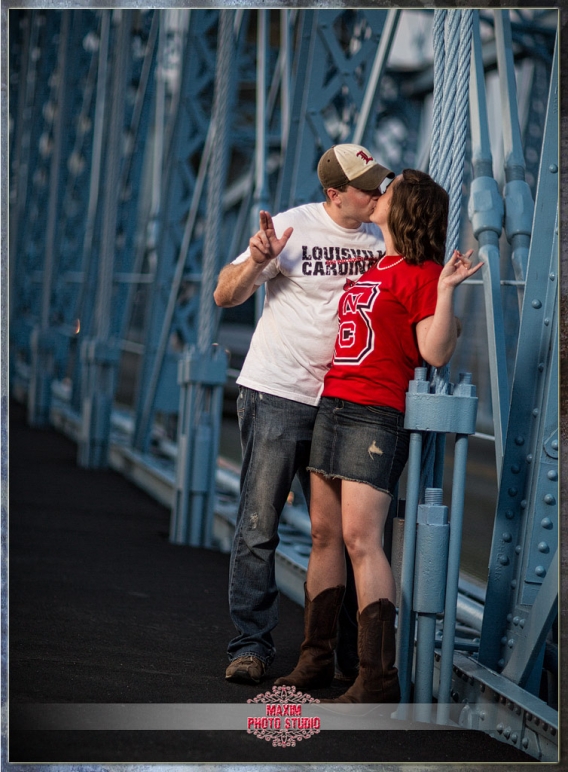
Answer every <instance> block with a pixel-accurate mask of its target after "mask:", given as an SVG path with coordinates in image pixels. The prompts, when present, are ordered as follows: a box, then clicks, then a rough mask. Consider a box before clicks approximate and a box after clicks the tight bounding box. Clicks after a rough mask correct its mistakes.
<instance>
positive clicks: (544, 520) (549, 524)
mask: <svg viewBox="0 0 568 772" xmlns="http://www.w3.org/2000/svg"><path fill="white" fill-rule="evenodd" d="M540 525H541V527H542V528H546V530H547V531H549V530H550V529H551V528H552V520H551V519H550V518H549V517H543V518H542V520H541V521H540Z"/></svg>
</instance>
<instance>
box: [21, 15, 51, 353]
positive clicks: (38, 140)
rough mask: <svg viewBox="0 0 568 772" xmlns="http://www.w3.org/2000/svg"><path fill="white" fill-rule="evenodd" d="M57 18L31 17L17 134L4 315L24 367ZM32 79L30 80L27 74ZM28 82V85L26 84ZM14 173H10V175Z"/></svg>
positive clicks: (33, 315) (43, 215) (37, 303)
mask: <svg viewBox="0 0 568 772" xmlns="http://www.w3.org/2000/svg"><path fill="white" fill-rule="evenodd" d="M60 21H61V14H60V13H59V12H56V11H37V12H33V21H32V25H33V27H34V29H33V32H34V33H35V34H34V42H35V46H34V50H33V52H31V51H30V55H31V58H32V59H33V60H34V61H33V66H32V72H29V71H28V79H29V80H28V83H27V84H26V87H27V88H29V87H30V86H32V85H33V91H32V93H31V94H30V101H29V103H28V108H27V110H26V115H25V122H26V126H22V127H21V129H20V130H21V131H24V132H29V139H28V141H27V143H26V144H27V154H26V162H27V179H25V180H23V181H22V185H21V186H19V188H18V191H17V193H18V195H19V196H21V197H23V198H24V201H25V205H24V206H23V207H22V208H20V207H19V206H18V201H15V202H14V201H13V202H12V206H15V207H16V213H17V214H18V221H17V222H16V223H12V224H11V227H12V228H15V236H14V241H13V243H12V244H11V247H12V251H13V253H14V254H13V255H12V260H13V268H14V270H13V271H12V274H13V275H12V279H13V285H12V290H13V292H12V304H11V307H10V315H11V319H12V324H11V327H10V336H11V355H12V356H13V357H15V358H17V359H21V360H23V361H25V362H28V361H29V358H30V347H29V335H30V333H31V330H32V328H33V326H34V324H37V323H38V321H39V319H40V315H41V303H42V279H43V274H42V272H43V257H44V253H43V240H44V234H45V230H46V221H47V201H48V196H49V172H50V156H51V143H52V137H51V132H52V127H53V119H54V111H53V109H52V101H51V100H52V98H53V96H54V95H55V92H56V87H57V84H55V85H53V87H51V86H50V75H51V74H52V73H53V71H54V69H55V67H56V62H57V53H58V32H59V27H60ZM32 73H33V74H32ZM30 80H31V82H30ZM17 171H19V170H13V173H16V172H17Z"/></svg>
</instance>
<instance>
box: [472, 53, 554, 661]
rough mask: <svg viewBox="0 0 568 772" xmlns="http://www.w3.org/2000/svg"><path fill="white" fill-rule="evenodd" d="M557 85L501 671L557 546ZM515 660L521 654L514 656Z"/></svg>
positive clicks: (499, 633)
mask: <svg viewBox="0 0 568 772" xmlns="http://www.w3.org/2000/svg"><path fill="white" fill-rule="evenodd" d="M557 124H558V85H557V67H556V63H555V64H554V65H553V68H552V80H551V87H550V97H549V103H548V112H547V121H546V128H545V135H544V140H543V147H542V156H541V165H540V175H539V185H538V189H537V197H536V203H535V215H534V220H533V232H534V233H535V234H538V238H535V239H532V241H531V246H530V252H529V262H528V268H527V278H526V287H525V296H524V303H523V308H522V314H521V324H520V329H519V338H518V346H517V357H516V363H515V372H514V377H513V384H512V389H511V400H510V414H509V422H508V429H507V435H506V443H505V451H504V458H503V467H502V476H501V484H500V490H499V496H498V502H497V511H496V516H495V528H494V535H493V543H492V549H491V557H490V565H489V575H488V583H487V595H486V602H485V613H484V619H483V627H482V633H481V640H480V647H479V661H480V663H482V664H483V665H485V666H487V667H491V668H493V669H496V670H502V669H503V667H505V665H506V664H507V661H508V659H509V658H510V656H511V653H512V650H513V649H514V647H515V646H516V645H517V646H522V645H523V640H524V639H522V638H519V628H518V625H519V619H520V618H522V619H524V620H526V619H527V617H528V616H530V614H531V608H532V606H533V604H534V602H535V601H536V598H537V595H538V590H539V587H540V585H542V583H543V580H544V578H545V577H546V575H547V572H548V570H549V568H550V566H551V563H552V561H553V559H554V555H555V553H556V547H557V544H558V459H557V453H558V437H557V434H556V431H557V422H558V405H557V383H556V373H557V367H558V364H557V356H558V350H557V342H556V335H557V328H558V322H557V314H556V312H555V308H556V302H557V285H558V125H557ZM516 656H519V655H516Z"/></svg>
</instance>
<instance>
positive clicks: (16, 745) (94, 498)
mask: <svg viewBox="0 0 568 772" xmlns="http://www.w3.org/2000/svg"><path fill="white" fill-rule="evenodd" d="M76 456H77V448H76V446H75V444H74V443H73V442H72V441H71V440H69V439H68V438H67V437H65V436H63V435H62V434H60V433H58V432H56V431H54V430H53V429H43V430H38V429H32V428H30V427H29V426H28V425H27V423H26V420H25V408H24V407H23V406H22V405H20V404H17V403H12V404H11V405H10V424H9V484H10V490H9V529H8V557H9V560H8V576H7V578H8V580H9V627H8V637H9V659H8V676H9V691H8V694H9V716H10V726H9V734H8V741H9V761H10V762H11V763H12V764H23V763H42V764H59V763H75V764H101V763H104V764H107V765H108V764H109V763H133V764H137V765H140V764H145V763H162V764H164V763H188V762H192V763H198V762H199V763H201V764H208V765H211V764H216V763H219V764H221V763H222V764H244V763H246V764H249V763H264V764H267V763H268V764H271V765H272V768H274V765H276V764H278V765H280V764H296V763H297V764H299V763H305V762H312V763H319V764H324V765H325V766H326V768H329V766H330V764H370V765H375V764H376V763H380V764H389V765H393V764H405V763H409V762H415V763H451V764H452V765H454V766H458V767H459V766H461V765H462V764H464V765H465V764H475V763H482V762H483V763H484V764H490V765H491V764H492V763H494V764H495V765H497V764H502V763H503V762H505V763H508V764H509V765H517V764H519V763H527V762H529V763H530V762H532V761H534V760H533V759H532V758H531V757H529V756H527V755H526V754H524V753H522V752H521V751H519V750H517V749H515V748H512V747H509V746H507V745H505V744H504V743H501V742H499V741H497V740H494V739H493V738H491V737H489V736H488V735H487V734H484V733H482V732H477V731H468V730H462V729H451V730H435V731H434V730H433V729H431V728H429V727H428V725H426V724H425V725H423V728H416V727H417V725H413V727H414V728H412V729H408V730H402V731H401V730H397V731H392V730H378V731H374V730H372V731H354V730H345V731H343V730H333V731H327V732H326V731H321V732H320V733H319V734H313V735H312V736H310V737H307V738H305V739H304V740H303V741H301V742H298V743H297V744H296V745H295V746H293V747H273V745H272V744H271V743H270V742H266V741H265V740H263V739H261V738H260V737H259V736H256V735H254V734H248V733H247V731H246V727H245V726H243V729H242V730H233V729H231V730H227V729H225V730H221V729H222V728H221V727H219V726H217V725H215V726H213V727H212V728H211V729H207V728H201V729H199V730H187V731H185V730H177V729H176V730H164V729H163V728H160V729H159V730H153V729H152V728H149V729H145V730H143V731H141V730H108V729H107V730H100V729H75V730H66V729H52V730H44V729H40V728H34V726H33V725H29V724H26V723H25V722H23V723H22V720H21V713H22V709H23V708H24V707H25V706H29V705H36V706H37V705H46V704H56V705H58V706H60V705H62V704H67V705H69V704H71V705H76V706H77V705H80V704H85V703H87V704H90V705H99V706H102V708H101V709H104V706H105V705H109V704H111V705H116V704H120V705H126V706H128V705H131V704H132V705H141V704H142V705H155V706H164V705H171V704H174V705H188V704H196V705H197V704H203V703H215V704H219V705H229V704H239V705H242V704H245V703H246V702H247V700H248V699H253V698H255V697H257V696H258V695H259V694H261V693H264V692H266V691H269V690H270V689H271V687H272V685H273V682H274V679H275V678H277V677H278V676H279V675H282V674H284V673H287V672H289V671H290V670H291V669H292V667H293V666H294V664H295V662H296V659H297V654H298V649H299V644H300V642H301V640H302V631H303V612H302V609H301V608H300V607H299V606H298V605H296V604H295V603H293V602H292V601H291V600H289V599H288V598H286V597H285V596H282V597H281V598H280V622H279V625H278V627H277V628H276V630H275V642H276V647H277V656H276V659H275V661H274V663H273V665H272V667H271V669H270V671H269V673H268V675H267V678H266V680H265V681H263V682H262V683H261V684H259V685H258V686H254V685H251V686H247V685H238V684H232V683H229V682H227V681H225V678H224V672H225V668H226V664H227V658H226V653H225V650H226V645H227V642H228V640H229V639H230V638H231V637H232V635H233V633H234V630H233V627H232V623H231V621H230V619H229V613H228V603H227V576H228V566H229V557H228V555H226V554H222V553H220V552H216V551H211V550H206V549H198V548H192V547H188V546H178V545H173V544H171V543H170V542H169V539H168V529H169V511H168V510H167V509H166V508H164V507H163V506H161V505H160V504H158V503H156V501H154V500H153V499H152V498H150V497H149V496H148V495H146V494H145V493H144V492H143V491H141V490H140V489H139V488H137V487H136V486H135V485H134V484H132V483H130V482H129V481H127V480H126V479H125V478H124V477H122V476H121V475H119V474H118V473H116V472H114V471H112V470H100V471H90V470H85V469H82V468H80V467H78V466H77V464H76ZM340 692H341V688H340V687H339V686H338V685H334V686H332V687H330V688H328V689H320V690H314V691H313V697H316V698H323V697H330V696H334V695H338V694H339V693H340ZM77 709H78V708H77ZM4 739H5V738H4ZM369 768H371V767H369ZM374 768H376V767H374V766H373V769H374ZM495 768H496V769H497V766H496V767H495ZM469 769H471V767H469ZM484 769H490V767H484ZM499 769H500V767H499Z"/></svg>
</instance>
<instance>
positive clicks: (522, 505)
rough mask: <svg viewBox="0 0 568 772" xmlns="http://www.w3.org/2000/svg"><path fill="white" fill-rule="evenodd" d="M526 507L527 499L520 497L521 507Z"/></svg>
mask: <svg viewBox="0 0 568 772" xmlns="http://www.w3.org/2000/svg"><path fill="white" fill-rule="evenodd" d="M526 508H527V500H526V499H522V501H521V509H526Z"/></svg>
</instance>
